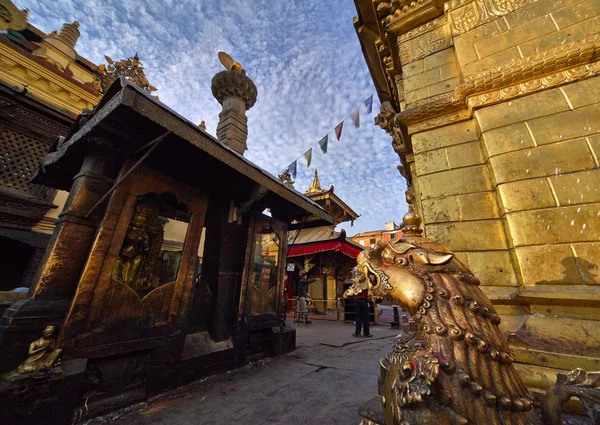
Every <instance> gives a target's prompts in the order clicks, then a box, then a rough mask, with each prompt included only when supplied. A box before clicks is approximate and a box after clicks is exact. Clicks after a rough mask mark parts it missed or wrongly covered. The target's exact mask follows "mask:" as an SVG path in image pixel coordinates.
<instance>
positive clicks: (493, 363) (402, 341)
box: [344, 212, 593, 425]
mask: <svg viewBox="0 0 600 425" xmlns="http://www.w3.org/2000/svg"><path fill="white" fill-rule="evenodd" d="M404 223H405V227H404V236H403V237H402V238H400V239H398V240H395V241H393V242H388V243H387V244H383V243H381V242H379V243H378V244H377V245H376V246H375V247H374V248H372V249H367V250H364V251H362V252H361V253H360V254H359V256H358V258H357V263H358V266H357V267H358V270H359V271H360V273H361V275H362V276H361V277H359V278H358V279H356V280H355V281H354V283H353V284H352V285H351V287H350V288H349V289H348V290H347V291H346V292H345V293H344V297H346V296H352V295H356V294H358V293H360V292H362V291H363V290H364V289H368V290H369V296H370V297H371V298H372V299H374V300H375V301H381V300H383V299H388V300H392V301H393V302H394V303H396V304H399V305H400V306H401V307H402V308H404V309H405V310H406V311H407V312H409V313H410V314H411V315H412V318H413V319H414V320H415V322H416V323H417V325H418V331H417V332H416V333H413V334H408V335H400V336H398V337H397V338H396V341H395V343H394V346H393V351H392V352H391V353H390V354H388V355H387V356H386V358H385V359H383V360H382V361H381V362H380V366H381V376H380V387H379V391H380V394H379V395H380V397H381V401H382V405H383V410H384V416H385V421H386V423H387V424H388V425H400V424H402V425H405V424H406V425H408V424H429V425H442V424H444V425H446V424H448V425H450V424H481V425H483V424H490V425H508V424H511V425H528V424H541V423H545V424H547V425H556V424H560V423H561V422H560V415H561V414H560V411H561V409H560V407H561V406H562V404H563V403H564V402H565V401H567V400H568V399H569V398H570V395H569V396H566V395H565V396H562V395H563V394H567V393H568V394H572V395H574V394H577V392H573V390H570V389H569V388H567V389H566V390H564V391H563V392H562V393H560V395H558V396H556V397H554V398H552V397H550V398H549V399H548V400H549V401H548V403H546V404H548V406H550V405H551V407H553V408H554V410H552V409H551V408H550V407H547V408H546V411H545V414H544V419H543V422H542V418H541V417H540V412H539V411H537V410H536V409H533V396H532V395H531V393H530V392H529V391H528V389H527V388H526V387H525V385H524V384H523V381H522V380H521V378H520V376H519V375H518V373H517V372H516V370H515V368H514V367H513V365H512V363H513V361H514V357H513V355H512V354H511V352H510V351H509V348H508V343H507V339H506V337H505V336H504V334H503V333H502V331H501V330H500V328H499V327H498V325H499V324H500V321H501V319H500V316H499V315H498V314H497V313H496V311H495V309H494V307H493V305H492V303H491V302H490V300H489V299H488V298H487V297H486V295H485V294H484V293H483V291H482V290H481V289H480V288H479V280H478V279H477V277H475V276H474V275H473V273H472V272H471V271H470V270H469V269H468V268H467V267H466V266H464V265H463V264H462V263H461V262H460V261H458V260H457V259H456V257H455V256H454V254H453V253H452V252H451V251H450V250H448V249H447V248H446V247H444V246H443V245H441V244H440V243H438V242H436V241H434V240H432V239H427V238H425V237H422V236H421V229H420V228H419V225H420V223H421V218H420V216H419V214H418V213H416V212H409V213H408V214H407V215H406V216H405V217H404ZM567 385H570V384H567ZM574 391H577V390H574ZM592 396H593V395H592ZM556 406H558V410H556ZM547 418H552V419H547ZM556 418H558V419H556ZM552 420H554V422H553V421H552ZM556 420H558V422H556ZM366 423H373V422H370V421H367V422H366Z"/></svg>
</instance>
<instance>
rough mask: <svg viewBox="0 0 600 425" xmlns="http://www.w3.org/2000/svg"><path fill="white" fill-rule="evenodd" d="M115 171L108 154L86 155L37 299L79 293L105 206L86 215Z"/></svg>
mask: <svg viewBox="0 0 600 425" xmlns="http://www.w3.org/2000/svg"><path fill="white" fill-rule="evenodd" d="M114 172H115V170H114V164H113V162H112V161H110V160H108V158H106V157H100V156H88V157H86V158H85V160H84V162H83V165H82V166H81V170H80V171H79V174H77V175H76V176H75V178H74V179H73V186H71V190H70V192H69V197H68V198H67V202H66V203H65V206H64V208H63V211H62V212H61V213H60V215H59V217H58V221H57V223H56V227H55V229H54V233H53V234H52V238H51V239H50V243H49V245H48V248H47V249H46V253H45V254H44V258H43V259H42V266H41V267H40V269H39V270H38V271H37V273H36V275H35V277H34V279H33V282H32V285H33V286H32V291H31V293H32V294H33V295H32V298H33V299H39V300H42V299H44V300H48V299H70V298H71V297H72V296H73V294H74V293H75V290H76V288H77V283H78V282H79V276H80V273H81V270H82V269H83V266H84V265H85V262H86V260H87V257H88V254H89V250H90V247H91V245H92V242H93V240H94V235H95V233H96V225H97V224H98V222H99V221H100V220H101V219H102V216H103V211H104V208H103V207H99V208H96V210H95V211H94V212H93V213H92V214H91V215H90V217H86V214H87V213H88V212H89V211H90V209H91V208H92V207H93V206H94V205H95V204H96V202H98V201H99V200H100V198H101V197H102V196H103V195H104V194H105V193H106V192H107V191H108V190H109V189H110V187H111V186H112V184H113V178H114V175H113V173H114Z"/></svg>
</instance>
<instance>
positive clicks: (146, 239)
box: [112, 201, 163, 296]
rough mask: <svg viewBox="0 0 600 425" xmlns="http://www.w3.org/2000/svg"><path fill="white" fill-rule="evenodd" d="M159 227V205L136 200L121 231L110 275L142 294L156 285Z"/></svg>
mask: <svg viewBox="0 0 600 425" xmlns="http://www.w3.org/2000/svg"><path fill="white" fill-rule="evenodd" d="M162 242H163V230H162V225H161V223H160V217H159V205H158V204H157V203H152V202H145V201H142V202H138V203H137V204H136V206H135V208H134V212H133V215H132V217H131V221H130V222H129V226H128V227H127V232H126V233H125V239H124V241H123V245H122V247H121V251H120V252H119V258H118V259H117V264H116V266H115V268H114V270H113V273H112V277H113V279H115V280H117V281H119V282H121V283H124V284H125V285H127V286H129V287H130V288H131V289H133V290H134V291H136V292H137V293H138V295H140V296H143V295H145V294H146V293H148V292H150V291H151V290H152V289H154V288H155V287H157V286H158V268H159V264H158V262H159V255H160V248H161V246H162Z"/></svg>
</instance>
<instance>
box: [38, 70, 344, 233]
mask: <svg viewBox="0 0 600 425" xmlns="http://www.w3.org/2000/svg"><path fill="white" fill-rule="evenodd" d="M167 131H169V132H170V134H169V135H168V136H166V137H165V139H164V140H163V141H162V142H161V144H160V146H158V147H157V148H156V150H155V151H154V152H153V153H152V155H151V156H150V157H149V158H148V159H147V160H146V161H145V162H144V165H145V166H148V167H151V168H153V169H157V170H158V171H160V172H162V173H164V174H166V175H169V176H171V177H173V178H175V179H177V180H179V181H182V182H184V183H187V184H189V185H191V186H194V187H199V188H201V189H203V190H207V191H210V192H212V193H215V192H217V194H219V195H222V196H227V197H229V199H232V200H234V201H236V202H244V201H247V200H248V196H249V194H250V193H251V191H252V190H253V189H255V188H256V187H257V185H259V186H262V187H264V188H266V189H267V190H268V193H267V195H265V196H264V198H263V199H261V201H260V206H261V207H264V208H270V209H271V214H272V215H273V217H275V218H278V219H281V220H284V221H288V222H293V221H304V220H305V219H306V217H307V216H309V215H312V216H314V217H317V218H318V220H316V221H312V220H311V222H310V223H304V224H303V226H304V227H312V226H322V225H324V224H331V223H333V218H332V216H331V215H330V214H329V213H328V212H327V211H325V210H324V209H323V208H321V207H320V206H319V205H318V204H317V203H316V202H314V201H312V200H310V199H309V198H308V197H306V196H304V195H302V194H301V193H300V192H298V191H296V190H294V189H292V188H290V187H288V186H286V185H284V184H282V183H281V182H280V181H279V180H278V179H277V178H276V177H275V176H273V175H271V174H270V173H268V172H267V171H265V170H263V169H262V168H260V167H258V166H257V165H256V164H254V163H252V162H251V161H249V160H248V159H246V158H245V157H244V156H242V155H240V154H239V153H237V152H236V151H234V150H233V149H230V148H229V147H227V146H225V145H223V144H222V143H220V142H219V141H218V140H217V139H216V138H215V137H213V136H212V135H210V134H208V133H207V132H205V131H204V130H202V129H201V128H199V127H198V126H197V125H195V124H194V123H192V122H190V121H188V120H186V119H185V118H183V117H182V116H180V115H179V114H177V113H176V112H174V111H173V110H171V109H170V108H168V107H167V106H166V105H164V104H162V103H161V102H159V101H158V100H156V99H155V98H154V97H152V96H150V95H148V94H147V93H145V92H144V91H143V90H141V89H140V88H138V87H137V86H135V85H133V84H131V83H130V82H128V81H127V80H126V79H123V78H121V79H118V80H116V81H115V82H114V83H113V85H112V86H111V87H110V88H109V89H108V90H107V93H106V94H105V95H104V97H103V98H102V99H101V101H100V103H99V104H98V105H97V107H96V108H95V109H94V111H93V112H92V114H91V115H90V116H80V117H79V118H78V119H77V121H76V123H75V125H74V126H73V128H72V129H71V132H70V133H69V135H67V137H66V139H65V140H62V141H59V142H57V143H56V144H55V146H54V149H53V151H52V152H50V153H49V154H47V155H46V156H45V157H44V158H43V159H42V164H41V169H42V170H43V172H39V173H38V176H37V177H36V179H35V182H36V183H41V184H45V185H47V186H51V187H56V188H58V189H63V190H69V189H70V187H71V183H72V180H73V177H74V176H75V175H76V174H77V173H78V172H79V168H80V166H81V164H82V162H83V160H84V158H85V157H86V156H87V155H90V154H93V153H97V154H102V155H108V156H113V157H115V158H118V159H119V160H124V159H126V158H129V159H133V160H137V159H139V158H140V157H141V156H142V155H143V154H144V152H145V151H146V150H147V148H148V147H147V144H148V142H150V141H152V140H154V139H156V138H157V137H159V136H160V135H162V134H164V133H165V132H167ZM292 227H293V226H292ZM298 227H300V225H299V224H298Z"/></svg>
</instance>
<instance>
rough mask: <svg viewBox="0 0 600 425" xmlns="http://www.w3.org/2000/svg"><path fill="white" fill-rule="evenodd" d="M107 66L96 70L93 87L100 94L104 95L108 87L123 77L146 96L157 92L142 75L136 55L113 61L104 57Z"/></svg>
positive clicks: (143, 74) (140, 63)
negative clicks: (94, 86)
mask: <svg viewBox="0 0 600 425" xmlns="http://www.w3.org/2000/svg"><path fill="white" fill-rule="evenodd" d="M104 59H106V62H108V65H100V66H98V68H97V70H96V81H95V85H96V87H97V88H98V90H99V91H100V93H101V94H104V93H106V90H108V88H109V87H110V85H111V84H112V83H113V81H115V80H116V79H117V78H119V77H125V78H127V79H128V80H129V81H131V82H132V83H133V84H135V85H136V86H138V87H139V88H141V89H142V90H144V91H145V92H146V93H148V94H152V92H154V91H156V90H158V89H157V88H156V87H154V86H153V85H151V84H150V82H149V81H148V79H147V78H146V74H145V73H144V67H143V65H142V62H141V61H140V58H139V56H138V54H137V53H136V54H135V56H133V57H132V58H127V59H123V60H120V61H117V62H115V61H113V60H112V59H111V58H109V57H108V56H104Z"/></svg>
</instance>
